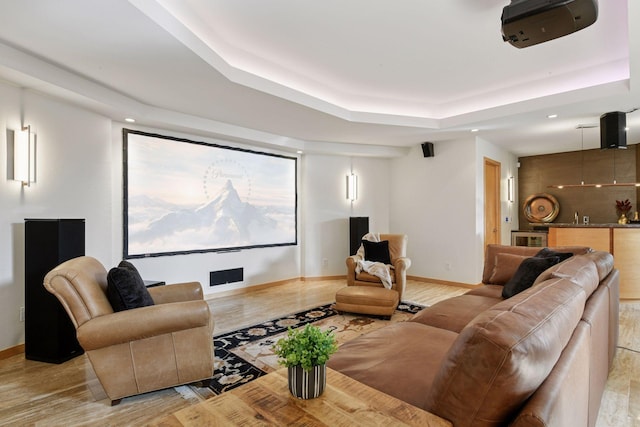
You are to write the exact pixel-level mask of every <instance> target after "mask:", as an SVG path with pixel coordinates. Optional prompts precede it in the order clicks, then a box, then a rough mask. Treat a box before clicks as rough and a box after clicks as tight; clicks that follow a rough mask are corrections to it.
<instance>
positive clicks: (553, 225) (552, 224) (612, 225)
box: [529, 222, 640, 230]
mask: <svg viewBox="0 0 640 427" xmlns="http://www.w3.org/2000/svg"><path fill="white" fill-rule="evenodd" d="M529 225H530V226H532V227H533V229H534V230H546V229H548V228H640V223H635V224H618V223H617V222H616V223H610V224H592V223H589V224H574V223H570V222H548V223H529Z"/></svg>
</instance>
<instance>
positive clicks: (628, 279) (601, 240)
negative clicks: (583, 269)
mask: <svg viewBox="0 0 640 427" xmlns="http://www.w3.org/2000/svg"><path fill="white" fill-rule="evenodd" d="M549 246H552V247H553V246H588V247H590V248H593V249H595V250H599V251H606V252H610V253H611V254H612V255H613V261H614V263H615V267H616V268H617V269H618V270H619V271H620V299H640V263H639V262H638V260H639V258H640V228H638V227H580V226H576V227H549Z"/></svg>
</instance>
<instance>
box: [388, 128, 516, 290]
mask: <svg viewBox="0 0 640 427" xmlns="http://www.w3.org/2000/svg"><path fill="white" fill-rule="evenodd" d="M434 151H435V156H434V157H428V158H424V157H423V154H422V149H421V147H420V146H419V145H418V146H416V147H414V148H413V149H412V150H411V152H410V153H409V155H408V156H407V157H404V158H399V159H394V160H393V161H392V164H391V171H392V172H391V196H390V204H391V213H390V217H391V222H390V223H391V229H393V230H394V231H397V232H402V233H406V234H407V235H408V236H409V243H408V249H407V255H408V257H409V258H411V261H412V265H411V268H410V269H409V271H408V274H409V275H411V276H418V277H423V278H431V279H438V280H444V281H450V282H458V283H466V284H477V283H479V282H480V280H481V278H482V267H483V259H484V256H483V245H484V177H483V161H484V157H489V158H491V159H493V160H496V161H498V162H501V164H502V168H501V170H502V179H501V182H503V183H504V185H503V188H504V191H502V193H503V194H502V195H501V198H502V199H503V200H505V201H504V202H503V203H502V209H503V215H502V216H503V218H504V217H505V214H507V213H508V212H509V206H508V205H507V202H506V178H507V176H508V175H507V173H508V171H509V170H510V169H509V168H507V167H506V165H507V164H509V165H515V158H514V156H513V155H511V154H509V153H507V152H505V151H503V150H501V149H499V148H497V147H496V146H494V145H492V144H490V143H489V142H486V141H482V140H478V141H476V140H475V139H473V138H469V139H467V140H460V141H447V142H444V143H436V144H435V145H434ZM516 216H517V215H516ZM509 227H511V224H509ZM509 235H510V230H508V229H507V227H506V226H503V227H502V243H505V244H508V243H509Z"/></svg>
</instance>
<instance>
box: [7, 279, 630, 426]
mask: <svg viewBox="0 0 640 427" xmlns="http://www.w3.org/2000/svg"><path fill="white" fill-rule="evenodd" d="M342 286H344V280H323V281H305V282H299V281H295V282H290V283H287V284H284V285H281V286H277V287H273V288H268V289H262V290H258V291H255V292H250V293H246V294H242V295H235V296H226V297H220V298H215V299H211V300H210V301H209V303H210V304H209V305H210V306H211V310H212V313H213V316H214V318H215V319H216V328H215V333H216V334H219V333H223V332H228V331H232V330H235V329H238V328H241V327H244V326H249V325H251V324H254V323H257V322H261V321H265V320H269V319H272V318H275V317H278V316H281V315H285V314H290V313H294V312H297V311H301V310H304V309H307V308H312V307H315V306H318V305H321V304H326V303H330V302H333V301H334V300H335V292H336V290H338V289H339V288H341V287H342ZM467 290H468V289H464V288H457V287H454V286H447V285H437V284H429V283H422V282H417V281H409V282H408V286H407V292H406V294H405V296H404V297H403V300H405V301H409V302H415V303H419V304H424V305H431V304H434V303H436V302H438V301H440V300H442V299H446V298H450V297H452V296H455V295H460V294H463V293H465V292H466V291H467ZM621 313H622V314H621V321H620V323H621V324H620V345H621V346H622V347H625V349H619V350H618V356H617V357H616V363H615V367H614V370H613V372H612V373H611V375H610V379H609V382H608V384H607V390H606V391H605V396H604V398H603V402H602V409H601V411H600V417H599V419H598V424H597V427H614V426H615V427H620V426H630V427H631V426H633V427H640V354H639V353H638V350H640V322H639V321H640V302H638V303H624V302H623V303H622V304H621ZM0 396H1V397H2V398H1V399H0V425H12V426H62V425H64V426H84V425H87V426H88V425H92V426H96V425H99V426H124V425H144V424H145V423H146V422H149V421H151V420H153V419H156V418H157V417H159V416H161V415H163V414H170V413H173V412H175V411H177V410H179V409H181V408H184V407H187V406H190V405H192V404H195V403H197V402H200V401H201V400H202V399H203V398H202V396H201V395H199V394H197V393H194V392H193V391H192V389H191V388H190V387H177V388H175V389H174V388H171V389H167V390H161V391H157V392H153V393H147V394H144V395H140V396H135V397H130V398H126V399H124V400H123V401H122V403H121V404H120V405H118V406H115V407H111V406H109V400H108V398H107V397H106V395H105V394H104V391H103V390H102V388H101V386H100V384H99V382H98V381H97V379H96V377H95V375H94V373H93V370H92V368H91V365H90V364H89V362H88V360H87V358H86V356H85V355H82V356H80V357H77V358H75V359H72V360H70V361H68V362H65V363H63V364H60V365H55V364H47V363H41V362H35V361H30V360H25V358H24V355H17V356H13V357H10V358H8V359H5V360H0Z"/></svg>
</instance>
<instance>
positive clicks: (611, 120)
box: [600, 111, 627, 150]
mask: <svg viewBox="0 0 640 427" xmlns="http://www.w3.org/2000/svg"><path fill="white" fill-rule="evenodd" d="M626 127H627V116H626V114H625V113H622V112H620V111H614V112H612V113H606V114H603V115H602V116H600V148H602V149H603V150H605V149H607V148H627V131H626V130H625V128H626Z"/></svg>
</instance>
